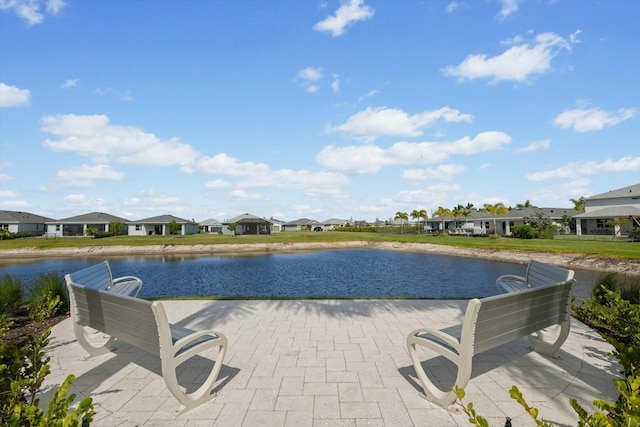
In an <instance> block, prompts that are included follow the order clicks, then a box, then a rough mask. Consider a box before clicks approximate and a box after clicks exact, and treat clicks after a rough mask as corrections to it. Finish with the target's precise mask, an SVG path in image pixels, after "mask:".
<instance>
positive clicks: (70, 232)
mask: <svg viewBox="0 0 640 427" xmlns="http://www.w3.org/2000/svg"><path fill="white" fill-rule="evenodd" d="M114 222H119V223H121V224H127V223H128V222H129V220H128V219H125V218H120V217H117V216H114V215H110V214H106V213H103V212H90V213H86V214H82V215H76V216H72V217H69V218H64V219H60V220H50V221H46V222H45V224H46V226H47V231H46V235H47V237H82V236H86V235H87V229H88V228H91V229H93V230H95V231H97V232H98V233H108V232H109V231H110V230H109V224H111V223H114ZM125 232H126V228H125Z"/></svg>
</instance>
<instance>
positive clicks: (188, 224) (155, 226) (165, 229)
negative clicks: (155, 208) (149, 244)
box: [127, 215, 199, 236]
mask: <svg viewBox="0 0 640 427" xmlns="http://www.w3.org/2000/svg"><path fill="white" fill-rule="evenodd" d="M174 222H175V223H176V224H178V225H179V226H180V230H179V231H178V233H177V234H179V235H181V236H185V235H188V234H198V231H199V229H198V223H197V222H195V221H193V220H191V221H190V220H187V219H183V218H178V217H176V216H173V215H160V216H154V217H151V218H145V219H141V220H139V221H129V222H128V223H127V226H128V228H129V235H130V236H147V235H149V236H151V235H160V236H167V235H169V234H171V232H170V230H169V224H172V223H174Z"/></svg>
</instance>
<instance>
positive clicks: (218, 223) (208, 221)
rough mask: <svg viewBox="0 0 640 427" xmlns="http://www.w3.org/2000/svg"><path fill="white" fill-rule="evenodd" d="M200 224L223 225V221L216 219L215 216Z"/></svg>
mask: <svg viewBox="0 0 640 427" xmlns="http://www.w3.org/2000/svg"><path fill="white" fill-rule="evenodd" d="M198 224H199V225H214V226H218V225H222V223H221V222H220V221H218V220H217V219H214V218H209V219H205V220H204V221H200V222H199V223H198Z"/></svg>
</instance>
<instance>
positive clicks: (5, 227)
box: [0, 224, 9, 230]
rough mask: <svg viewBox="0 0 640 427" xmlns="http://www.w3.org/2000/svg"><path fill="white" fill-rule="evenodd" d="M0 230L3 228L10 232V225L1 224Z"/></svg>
mask: <svg viewBox="0 0 640 427" xmlns="http://www.w3.org/2000/svg"><path fill="white" fill-rule="evenodd" d="M0 228H2V229H4V230H8V229H9V224H0Z"/></svg>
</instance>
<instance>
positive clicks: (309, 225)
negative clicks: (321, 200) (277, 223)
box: [282, 218, 322, 231]
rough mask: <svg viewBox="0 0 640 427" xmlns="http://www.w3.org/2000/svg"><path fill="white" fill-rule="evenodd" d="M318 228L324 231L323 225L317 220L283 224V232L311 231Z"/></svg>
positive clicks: (299, 220)
mask: <svg viewBox="0 0 640 427" xmlns="http://www.w3.org/2000/svg"><path fill="white" fill-rule="evenodd" d="M317 227H319V228H320V229H321V230H322V224H321V223H319V222H318V221H316V220H315V219H309V218H300V219H296V220H295V221H289V222H285V223H284V224H282V231H311V230H313V229H314V228H317Z"/></svg>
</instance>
